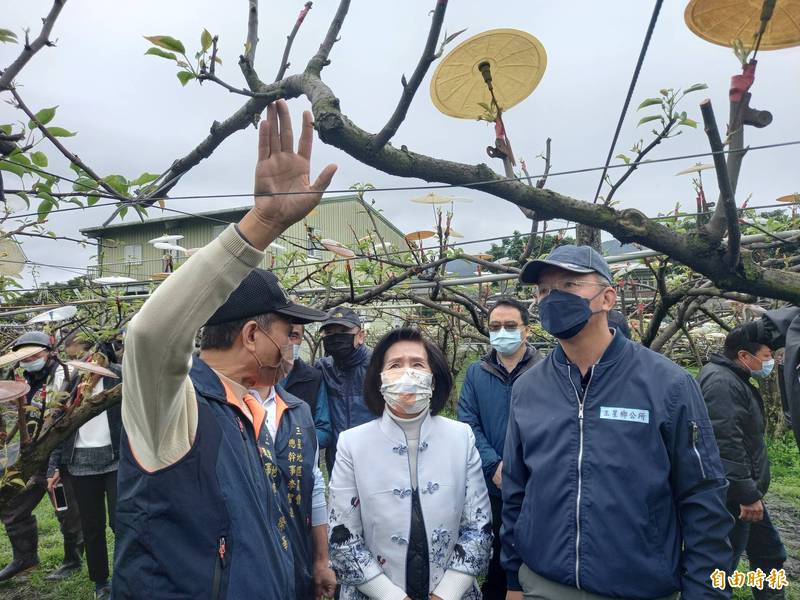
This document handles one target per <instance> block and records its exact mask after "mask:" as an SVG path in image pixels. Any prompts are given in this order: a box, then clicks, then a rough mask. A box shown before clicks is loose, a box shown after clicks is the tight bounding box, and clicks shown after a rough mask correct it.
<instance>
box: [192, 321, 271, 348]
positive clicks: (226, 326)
mask: <svg viewBox="0 0 800 600" xmlns="http://www.w3.org/2000/svg"><path fill="white" fill-rule="evenodd" d="M278 316H279V315H277V314H276V313H264V314H263V315H256V316H255V317H247V318H246V319H239V320H237V321H229V322H227V323H217V324H216V325H206V326H205V327H203V332H202V333H201V335H200V350H228V349H230V348H231V347H232V346H233V342H234V340H236V336H238V335H239V334H240V333H241V332H242V328H243V327H244V326H245V325H246V324H247V323H249V322H250V321H255V322H256V323H258V324H259V326H261V328H262V329H264V331H269V328H270V327H271V326H272V323H273V321H274V320H275V319H276V318H277V317H278ZM284 318H286V317H284Z"/></svg>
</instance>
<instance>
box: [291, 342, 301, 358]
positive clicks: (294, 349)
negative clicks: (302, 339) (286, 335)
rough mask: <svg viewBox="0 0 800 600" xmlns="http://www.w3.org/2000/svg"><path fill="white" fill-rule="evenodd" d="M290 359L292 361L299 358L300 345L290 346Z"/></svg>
mask: <svg viewBox="0 0 800 600" xmlns="http://www.w3.org/2000/svg"><path fill="white" fill-rule="evenodd" d="M292 357H293V358H294V360H297V359H298V358H300V344H292Z"/></svg>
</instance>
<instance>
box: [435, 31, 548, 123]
mask: <svg viewBox="0 0 800 600" xmlns="http://www.w3.org/2000/svg"><path fill="white" fill-rule="evenodd" d="M483 63H489V66H490V68H491V74H492V81H493V84H494V94H495V97H496V98H497V103H498V104H499V105H500V108H501V109H502V110H503V111H506V110H508V109H509V108H511V107H512V106H514V105H515V104H519V103H520V102H522V101H523V100H524V99H525V98H527V97H528V96H529V95H530V94H531V92H533V90H534V89H536V86H537V85H539V81H541V79H542V76H543V75H544V70H545V67H546V66H547V53H546V52H545V50H544V46H542V43H541V42H540V41H539V40H537V39H536V38H535V37H533V36H532V35H531V34H529V33H527V32H525V31H519V30H516V29H493V30H491V31H484V32H483V33H479V34H478V35H476V36H473V37H471V38H469V39H468V40H466V41H464V42H462V43H461V44H459V45H458V46H456V47H455V48H454V49H453V51H452V52H450V54H448V55H447V56H446V57H445V58H444V59H443V60H442V62H440V63H439V65H438V66H437V67H436V71H434V73H433V78H432V79H431V100H432V101H433V104H434V106H436V108H437V109H439V111H440V112H442V113H444V114H446V115H449V116H451V117H458V118H460V119H478V118H479V117H480V116H481V115H483V114H484V113H485V112H486V111H485V109H484V108H482V107H481V106H480V105H481V103H483V104H487V105H489V104H491V101H492V98H491V94H490V93H489V89H488V88H487V87H486V83H485V82H484V79H483V75H482V74H481V71H480V68H479V65H481V64H483Z"/></svg>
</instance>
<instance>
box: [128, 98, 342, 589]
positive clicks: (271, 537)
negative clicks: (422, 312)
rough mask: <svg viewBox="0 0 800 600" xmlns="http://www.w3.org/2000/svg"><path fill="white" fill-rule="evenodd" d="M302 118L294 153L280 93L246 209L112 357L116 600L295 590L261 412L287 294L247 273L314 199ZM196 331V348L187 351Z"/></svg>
mask: <svg viewBox="0 0 800 600" xmlns="http://www.w3.org/2000/svg"><path fill="white" fill-rule="evenodd" d="M312 135H313V130H312V124H311V114H310V113H308V112H306V113H304V115H303V128H302V133H301V135H300V143H299V147H298V151H297V152H295V151H294V149H293V147H294V145H293V135H292V125H291V120H290V117H289V111H288V107H287V106H286V103H285V102H283V101H278V102H276V103H275V104H272V105H270V106H269V108H268V110H267V119H266V121H265V122H262V123H261V126H260V128H259V136H258V162H257V164H256V173H255V199H254V205H253V208H252V209H251V210H250V211H249V212H248V213H247V214H246V215H245V216H244V217H243V218H242V220H241V221H240V222H239V223H238V224H235V225H231V226H230V227H228V228H227V229H226V230H225V231H223V232H222V234H220V236H219V237H218V238H217V239H215V240H214V241H212V242H211V243H210V244H209V245H207V246H206V247H204V248H203V249H201V250H200V251H199V252H197V254H195V255H193V256H192V257H191V258H190V259H189V260H188V261H187V262H186V263H185V264H184V265H183V266H182V267H181V268H180V269H178V270H176V271H175V273H173V274H171V275H170V277H169V278H168V279H167V280H166V281H165V282H164V283H163V284H161V286H160V287H159V289H158V290H156V292H155V293H154V294H153V295H152V297H151V298H150V299H149V300H148V301H147V302H146V303H145V305H144V306H143V307H142V309H141V310H140V312H139V313H138V314H137V315H136V317H134V319H133V320H132V321H131V324H130V327H129V329H128V333H127V336H126V340H125V342H126V349H125V355H124V362H123V367H124V372H125V379H124V384H123V402H122V418H123V423H124V426H125V435H124V437H123V440H122V444H121V446H122V452H121V457H120V468H119V503H118V507H117V531H116V552H115V559H114V566H115V568H114V580H113V594H114V598H117V599H123V598H124V599H127V598H212V599H217V598H231V599H239V598H294V597H295V595H296V594H295V581H294V569H293V558H294V557H293V554H292V549H291V548H290V543H289V533H288V531H287V516H286V514H285V513H286V504H285V502H283V501H282V499H281V498H280V493H279V489H280V480H278V479H277V478H279V477H280V468H279V467H278V466H277V465H276V458H275V454H274V448H273V442H272V439H271V437H270V435H269V432H268V429H267V424H266V423H265V421H266V414H265V410H264V408H263V407H262V406H261V405H260V404H259V402H258V401H257V400H256V399H255V398H254V396H253V395H252V394H250V393H249V391H248V390H250V389H254V388H264V387H269V388H271V387H272V386H273V385H274V384H275V383H276V382H278V381H280V380H282V379H283V378H284V377H285V375H286V372H287V366H288V363H289V359H290V357H291V348H290V347H289V332H290V329H291V324H292V322H299V323H308V322H311V321H318V320H321V319H323V318H324V317H325V315H324V313H320V312H318V311H315V310H312V309H309V308H306V307H302V306H299V305H297V304H294V303H293V302H291V301H290V300H289V299H288V298H287V297H286V295H285V293H284V292H283V290H282V289H281V287H280V285H279V284H278V282H277V279H276V278H275V276H274V275H273V274H272V273H271V272H269V271H265V270H263V269H257V268H256V267H257V265H259V264H260V263H261V262H262V260H263V259H264V249H265V248H266V247H267V246H268V245H269V244H270V243H272V242H273V241H274V240H275V239H276V238H277V237H278V236H279V235H280V234H281V233H282V232H283V231H284V230H286V229H287V228H288V227H289V226H291V225H292V224H293V223H296V222H298V221H300V220H301V219H303V218H304V217H305V216H306V215H307V214H308V213H309V212H310V211H311V210H312V209H313V208H314V207H315V206H316V205H317V204H318V203H319V201H320V197H321V194H322V192H323V191H324V190H325V188H327V187H328V184H329V183H330V181H331V178H332V177H333V174H334V173H335V171H336V167H335V165H328V166H327V167H326V168H325V169H324V170H323V171H322V173H321V174H320V175H319V177H318V178H317V179H316V181H315V182H314V183H313V184H310V183H309V163H310V158H311V145H312ZM201 327H204V330H203V335H202V341H201V350H200V355H199V356H192V351H193V348H194V341H195V336H196V334H197V331H198V330H199V329H200V328H201Z"/></svg>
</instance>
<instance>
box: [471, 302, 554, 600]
mask: <svg viewBox="0 0 800 600" xmlns="http://www.w3.org/2000/svg"><path fill="white" fill-rule="evenodd" d="M529 322H530V315H529V313H528V309H527V307H526V306H525V305H523V304H522V303H521V302H519V301H518V300H516V299H515V298H511V297H505V298H500V299H498V300H497V301H496V302H495V304H494V305H493V306H492V308H491V309H490V310H489V323H488V329H489V341H490V342H491V345H492V350H491V351H490V352H489V353H488V354H487V355H486V356H484V357H483V358H482V359H481V360H479V361H478V362H475V363H473V364H471V365H470V366H469V368H468V369H467V374H466V376H465V377H464V383H463V385H462V386H461V392H460V395H459V398H458V408H457V414H458V420H459V421H461V422H463V423H466V424H468V425H469V426H470V427H471V428H472V433H473V434H474V435H475V445H476V446H477V448H478V452H480V455H481V463H482V466H483V474H484V478H485V479H486V487H487V489H488V490H489V500H490V501H491V505H492V528H493V531H494V543H493V554H492V560H491V562H490V563H489V572H488V574H487V576H486V580H485V581H484V583H483V585H482V587H481V592H482V593H483V597H484V598H485V599H486V600H503V599H504V598H505V597H506V575H505V571H504V570H503V568H502V567H501V566H500V523H501V513H502V508H503V499H502V494H501V492H500V489H501V487H502V485H503V480H502V467H503V446H504V445H505V441H506V429H507V428H508V407H509V404H510V402H511V388H512V386H513V384H514V382H515V381H516V380H517V379H518V378H519V377H520V376H521V375H522V374H523V373H525V372H526V371H527V370H528V369H529V368H531V367H532V366H533V365H534V364H535V363H537V362H538V361H540V360H541V358H542V357H541V355H540V354H539V353H538V352H537V351H536V350H535V349H534V348H533V347H531V346H529V345H528V344H527V340H528V323H529Z"/></svg>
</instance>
